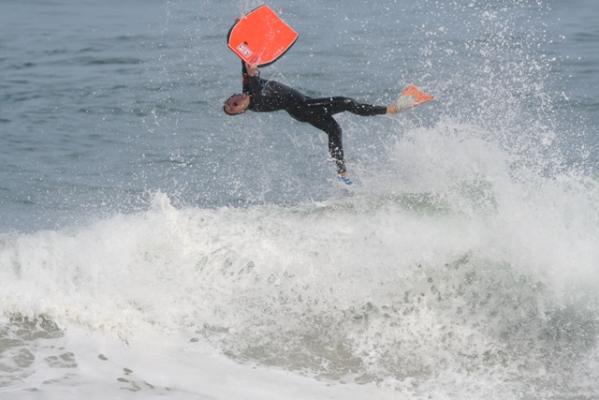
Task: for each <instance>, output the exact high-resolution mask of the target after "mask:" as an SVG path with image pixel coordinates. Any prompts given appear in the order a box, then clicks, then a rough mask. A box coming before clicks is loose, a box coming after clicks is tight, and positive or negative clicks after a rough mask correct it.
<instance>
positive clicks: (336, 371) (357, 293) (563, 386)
mask: <svg viewBox="0 0 599 400" xmlns="http://www.w3.org/2000/svg"><path fill="white" fill-rule="evenodd" d="M485 136H488V135H486V132H484V131H483V130H482V129H481V128H477V127H476V126H471V125H461V124H456V123H449V122H441V123H439V124H438V125H437V126H436V127H434V128H426V129H425V128H420V129H416V130H412V131H410V132H409V133H408V134H407V135H406V136H405V137H404V138H403V139H402V140H400V141H398V143H397V144H396V145H395V147H394V148H392V150H390V152H391V162H390V163H389V164H388V165H387V170H386V171H387V173H381V174H378V178H374V177H369V176H363V179H362V180H363V188H362V190H359V191H358V192H357V193H355V194H354V196H352V197H347V198H342V199H338V200H331V201H327V202H322V203H309V204H302V205H298V206H295V207H287V208H285V207H278V206H261V207H250V208H240V209H234V208H217V209H197V208H183V209H176V208H174V207H173V206H172V205H171V203H170V201H169V198H168V196H167V195H166V194H160V193H158V194H156V195H155V196H154V200H153V203H152V206H151V208H150V209H148V210H147V211H145V212H141V213H137V214H131V215H115V216H114V217H112V218H109V219H105V220H101V221H98V222H96V223H94V224H91V225H88V226H84V227H80V228H73V229H70V230H62V231H41V232H37V233H34V234H28V235H13V236H10V237H4V238H3V239H2V242H1V246H0V265H1V266H2V268H0V274H1V281H2V282H3V284H2V290H1V291H0V304H1V307H2V312H3V313H5V315H21V316H29V317H35V316H39V315H43V316H45V317H47V318H49V319H50V320H52V321H54V322H56V323H57V324H58V325H59V326H60V327H61V328H62V329H64V330H65V331H66V332H67V336H66V338H67V339H68V338H70V337H72V336H69V335H71V333H70V332H78V334H77V335H75V337H76V338H77V340H75V341H74V342H72V343H69V342H68V340H67V339H62V340H66V341H67V343H66V344H63V346H66V347H67V348H68V346H71V350H70V351H72V352H73V353H74V354H75V356H74V357H75V360H76V362H78V364H77V365H78V367H77V369H76V370H75V371H76V372H75V376H78V378H74V379H76V381H77V382H78V383H77V384H78V385H82V386H83V387H86V385H92V386H94V385H100V386H102V385H103V384H100V383H98V381H97V380H96V379H100V380H101V381H103V380H106V379H112V380H114V379H116V378H109V377H110V376H111V375H110V374H111V373H112V374H114V373H115V371H116V370H119V368H121V367H122V368H125V367H127V365H129V367H127V368H131V369H133V370H135V371H140V372H136V373H137V374H138V375H136V376H137V378H136V379H137V381H136V382H137V383H136V384H135V385H137V386H140V387H141V389H143V390H148V391H149V392H148V393H164V392H160V391H159V390H158V389H149V388H150V386H144V384H143V382H147V383H149V384H150V385H151V386H153V387H154V388H156V387H158V386H160V387H161V388H162V389H160V390H163V391H166V390H167V389H165V388H166V387H169V388H170V389H171V390H175V392H176V391H177V390H179V391H182V392H181V393H195V395H197V396H199V397H198V398H204V397H202V396H204V395H205V396H207V397H206V398H210V397H209V396H212V397H214V398H223V399H224V398H258V397H260V396H261V395H262V394H261V393H262V390H267V389H265V388H266V387H270V386H268V385H269V383H268V379H269V378H268V377H269V374H270V373H271V372H268V371H269V370H268V369H266V370H260V371H261V372H260V371H258V372H254V371H253V370H252V369H251V368H250V367H249V366H247V367H242V366H239V365H238V364H235V363H233V362H232V361H229V360H227V359H224V358H223V357H222V356H219V355H218V354H225V355H227V356H228V357H229V358H230V359H232V360H236V361H237V362H241V363H248V364H249V365H250V366H251V365H254V364H257V365H261V366H262V367H261V368H267V367H268V368H273V367H274V368H276V369H280V371H283V370H287V371H292V372H294V373H297V372H299V373H302V374H305V375H308V376H317V377H320V378H321V379H327V380H330V381H331V382H339V381H346V382H354V381H355V382H357V383H369V385H370V386H366V387H363V388H362V389H361V390H364V391H366V393H374V392H376V391H379V390H386V389H384V388H387V389H390V388H391V389H394V390H398V391H399V392H402V391H406V393H410V394H411V395H419V394H422V395H423V396H425V397H426V396H430V395H431V394H432V393H436V394H435V396H437V395H438V397H437V398H444V397H445V396H450V397H451V396H452V395H454V394H455V393H461V394H464V393H476V394H475V395H474V396H473V398H481V397H487V398H494V397H493V396H496V395H497V393H498V392H497V390H498V389H501V390H503V392H501V393H502V396H503V395H504V394H505V393H506V392H507V393H516V392H518V391H524V392H527V393H533V392H535V391H536V393H539V391H543V390H545V391H546V392H547V393H562V392H563V391H564V390H569V391H577V392H578V393H584V390H587V391H590V392H592V391H594V390H597V387H596V386H593V385H596V384H595V383H593V382H596V381H591V380H590V379H591V378H592V377H594V376H595V375H596V373H594V372H593V370H592V369H590V368H589V365H595V364H593V363H596V362H597V358H596V352H595V351H594V350H593V349H594V348H595V347H596V340H597V338H598V336H599V335H598V329H599V326H597V322H596V321H597V318H598V315H599V310H598V308H597V302H598V298H597V296H596V290H595V289H596V287H597V286H598V285H599V279H598V274H597V272H596V271H597V270H596V268H597V265H598V262H599V248H597V246H596V243H597V242H598V240H599V210H598V208H597V206H596V204H598V203H597V199H598V198H599V194H598V193H599V191H598V185H597V183H596V182H595V181H593V180H591V179H589V178H585V177H581V176H577V175H576V174H573V173H562V174H560V175H555V176H543V175H539V174H538V173H537V172H536V171H534V170H530V169H529V168H527V167H526V166H525V165H523V164H520V163H518V162H517V160H514V158H513V157H511V156H510V155H509V153H507V152H506V151H505V150H504V149H502V148H501V147H500V146H498V145H497V144H496V143H494V142H493V141H489V140H485V139H483V138H484V137H485ZM515 161H516V162H515ZM82 332H83V333H82ZM85 332H88V333H85ZM85 335H90V337H91V336H93V337H95V338H96V339H94V340H95V342H94V341H92V342H91V343H87V344H86V343H85V340H82V338H85V337H86V336H85ZM98 338H100V339H98ZM190 339H193V340H194V341H193V342H189V340H190ZM97 340H100V342H101V341H103V340H105V341H106V343H108V342H110V343H112V344H110V345H109V346H107V348H106V349H105V350H102V351H101V350H98V346H99V347H102V346H101V345H99V344H98V343H99V342H98V341H97ZM119 342H122V343H128V344H129V346H130V347H129V350H124V349H123V350H119V346H120V345H119V344H118V343H119ZM73 343H75V344H73ZM148 343H154V344H155V347H156V349H155V350H156V352H157V354H158V355H153V353H152V351H153V350H152V351H148V352H145V351H143V350H140V349H143V348H147V346H149V345H148ZM163 346H164V347H165V348H162V347H163ZM194 346H195V347H194ZM73 348H74V349H73ZM198 349H200V350H198ZM207 349H208V350H207ZM205 352H207V353H209V354H211V355H210V357H212V358H210V359H209V360H214V361H206V359H205V358H203V357H202V356H201V355H202V354H204V353H205ZM97 353H102V354H104V353H110V354H106V357H108V358H109V360H115V359H119V357H121V356H122V357H124V358H123V359H122V360H121V361H119V362H118V363H114V364H110V363H108V364H106V365H111V366H112V367H113V369H114V370H113V369H110V368H108V367H107V368H106V369H102V370H100V372H98V371H97V370H96V367H95V366H94V365H96V364H97V363H100V364H102V363H101V362H100V361H98V360H97ZM173 354H174V355H173ZM127 357H128V358H127ZM153 357H156V358H153ZM182 360H185V361H182ZM110 362H111V363H112V362H113V361H110ZM90 363H91V364H90ZM146 363H147V365H152V366H153V367H148V368H145V367H144V365H146ZM180 363H183V364H185V365H186V366H185V367H184V368H180V367H178V366H177V365H179V364H180ZM187 363H188V364H187ZM131 365H135V368H133V367H131ZM215 370H216V371H225V370H226V371H229V372H230V373H231V374H232V375H233V376H235V379H238V380H239V379H240V380H243V379H251V380H253V381H254V382H265V383H264V385H266V386H261V385H262V384H261V383H256V385H254V386H252V390H253V391H256V393H255V394H248V393H246V392H243V391H235V390H237V389H235V390H233V389H230V390H229V389H227V390H224V389H223V386H226V384H225V383H224V381H217V383H214V382H213V384H212V386H209V385H208V383H209V382H211V381H213V380H214V379H217V378H215V377H216V376H217V375H218V373H215V372H214V371H215ZM94 371H95V372H94ZM102 371H104V372H102ZM108 371H112V372H108ZM270 371H272V370H270ZM37 374H38V372H34V373H32V375H29V378H23V381H24V382H25V383H26V384H25V385H24V386H22V387H20V388H21V389H22V388H24V387H28V388H30V387H38V388H39V385H40V382H41V381H40V379H37V378H36V376H37ZM254 374H257V375H254ZM277 374H282V375H281V376H288V378H281V379H278V378H277V379H275V381H276V382H275V383H273V385H274V386H272V387H273V388H274V389H272V390H273V391H274V392H273V393H279V394H281V393H283V392H282V391H280V390H283V389H277V388H281V387H283V386H285V385H287V382H291V381H293V382H304V383H298V385H299V386H298V387H300V388H302V389H297V390H298V391H297V393H296V394H297V398H305V397H309V395H308V393H310V395H312V394H313V395H314V396H315V398H318V396H320V395H322V396H327V395H326V393H330V394H331V396H333V397H335V398H341V397H343V398H345V396H346V395H345V392H344V391H345V390H346V389H344V388H339V387H337V388H333V389H330V392H327V390H329V389H327V388H326V387H325V386H322V385H321V384H317V383H314V384H313V385H314V386H312V384H307V383H306V382H310V381H309V380H304V379H305V378H296V377H293V376H291V375H289V373H288V372H277ZM25 375H27V374H25ZM202 376H203V378H201V377H202ZM192 377H198V378H197V379H198V381H197V382H196V383H195V384H194V383H193V382H195V381H194V379H192ZM514 377H516V378H514ZM123 379H125V380H126V382H129V381H130V380H131V379H129V377H127V376H126V377H124V378H123ZM161 379H164V381H165V382H167V381H168V383H164V382H163V384H161V385H158V384H157V382H160V381H161ZM126 382H125V381H122V382H121V383H124V384H127V385H129V384H130V383H126ZM140 382H141V383H140ZM207 382H208V383H207ZM218 382H220V383H218ZM480 382H484V383H483V384H481V383H480ZM294 384H295V383H294ZM373 384H377V385H378V387H379V389H376V388H375V387H374V386H372V385H373ZM207 385H208V386H207ZM92 386H90V388H89V390H90V391H91V392H93V389H92ZM219 387H220V388H221V389H220V390H219V389H218V388H219ZM352 387H353V386H352ZM56 388H57V389H56V390H58V392H57V393H63V392H62V391H61V390H67V389H66V388H62V389H59V388H60V385H56ZM134 388H135V387H134ZM448 388H451V390H449V389H448ZM13 389H14V387H13V388H11V389H9V390H11V391H12V390H13ZM141 389H140V390H141ZM115 390H118V388H117V389H115ZM152 390H154V392H152ZM156 390H158V392H156ZM268 390H271V389H268ZM351 390H354V389H351ZM448 390H449V391H448ZM313 391H315V392H313ZM369 391H370V392H369ZM453 391H456V392H453ZM19 393H20V392H19ZM172 393H174V392H172ZM244 393H245V394H244ZM319 393H320V394H319ZM63 394H64V393H63ZM180 395H181V398H185V394H180ZM264 396H265V397H262V398H268V396H267V395H264ZM291 398H294V397H292V396H291Z"/></svg>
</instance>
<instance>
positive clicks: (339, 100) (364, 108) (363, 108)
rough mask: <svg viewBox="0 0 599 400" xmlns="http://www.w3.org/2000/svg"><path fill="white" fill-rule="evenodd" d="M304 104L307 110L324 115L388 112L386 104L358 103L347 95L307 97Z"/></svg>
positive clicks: (378, 113) (366, 114) (379, 113)
mask: <svg viewBox="0 0 599 400" xmlns="http://www.w3.org/2000/svg"><path fill="white" fill-rule="evenodd" d="M305 104H306V106H307V108H308V109H309V110H310V109H312V110H313V112H315V113H323V114H326V115H334V114H338V113H340V112H344V111H349V112H350V113H352V114H357V115H363V116H370V115H382V114H386V113H387V112H389V107H386V106H373V105H370V104H365V103H358V102H357V101H355V100H354V99H351V98H349V97H340V96H336V97H323V98H319V99H309V100H306V102H305Z"/></svg>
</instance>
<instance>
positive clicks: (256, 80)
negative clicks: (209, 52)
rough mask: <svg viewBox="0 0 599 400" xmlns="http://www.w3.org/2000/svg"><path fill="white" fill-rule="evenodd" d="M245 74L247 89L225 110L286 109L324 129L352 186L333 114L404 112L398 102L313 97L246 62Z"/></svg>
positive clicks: (340, 169)
mask: <svg viewBox="0 0 599 400" xmlns="http://www.w3.org/2000/svg"><path fill="white" fill-rule="evenodd" d="M242 75H243V92H242V93H240V94H234V95H232V96H231V97H229V98H228V99H227V100H226V101H225V103H224V105H223V110H224V112H225V113H226V114H228V115H237V114H241V113H243V112H245V111H246V110H248V109H249V110H251V111H257V112H270V111H277V110H285V111H287V113H289V115H291V117H293V118H295V119H296V120H298V121H300V122H307V123H309V124H310V125H312V126H314V127H315V128H318V129H320V130H322V131H324V132H325V133H326V134H327V135H328V137H329V153H330V154H331V157H332V158H333V160H335V164H336V165H337V173H338V174H339V179H340V180H341V181H343V182H344V183H345V184H347V185H351V184H352V181H351V180H350V179H349V177H348V175H347V169H346V168H345V162H344V160H343V143H342V140H341V127H340V126H339V124H338V123H337V121H335V119H334V118H333V115H335V114H338V113H340V112H344V111H349V112H351V113H353V114H358V115H364V116H369V115H380V114H396V113H398V112H399V111H400V105H398V104H397V103H393V104H390V105H389V106H386V107H385V106H372V105H369V104H362V103H358V102H356V101H355V100H353V99H350V98H348V97H323V98H311V97H308V96H305V95H303V94H302V93H300V92H298V91H297V90H295V89H293V88H290V87H289V86H286V85H283V84H282V83H280V82H276V81H268V80H265V79H262V78H260V76H259V72H258V67H256V66H253V65H248V64H244V63H243V62H242ZM402 109H403V108H402Z"/></svg>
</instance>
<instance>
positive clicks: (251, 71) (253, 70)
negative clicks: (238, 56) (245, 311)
mask: <svg viewBox="0 0 599 400" xmlns="http://www.w3.org/2000/svg"><path fill="white" fill-rule="evenodd" d="M245 69H246V71H247V73H248V75H249V76H258V74H259V71H258V66H257V65H254V64H248V63H245Z"/></svg>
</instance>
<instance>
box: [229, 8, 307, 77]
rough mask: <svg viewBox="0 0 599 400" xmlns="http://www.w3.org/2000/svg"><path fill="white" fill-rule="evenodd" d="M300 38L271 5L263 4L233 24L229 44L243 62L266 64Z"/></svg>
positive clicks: (277, 57)
mask: <svg viewBox="0 0 599 400" xmlns="http://www.w3.org/2000/svg"><path fill="white" fill-rule="evenodd" d="M297 38H298V34H297V32H295V31H294V30H293V28H291V27H290V26H289V25H287V23H285V21H283V20H282V19H281V18H280V17H279V16H278V15H277V14H276V13H275V12H274V11H273V10H272V9H271V8H270V7H268V6H267V5H262V6H260V7H258V8H256V9H254V10H252V11H250V12H249V13H247V14H246V15H245V16H243V17H242V18H241V19H239V20H238V21H236V22H235V24H234V25H233V26H232V27H231V30H230V31H229V34H228V36H227V44H228V46H229V48H230V49H231V51H233V53H235V54H237V56H238V57H239V58H241V59H242V60H243V61H244V62H246V63H248V64H251V65H256V66H259V67H263V66H265V65H268V64H272V63H273V62H275V61H276V60H278V59H279V58H280V57H281V56H282V55H283V54H285V52H286V51H287V50H289V48H290V47H291V46H293V44H294V43H295V41H296V40H297Z"/></svg>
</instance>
